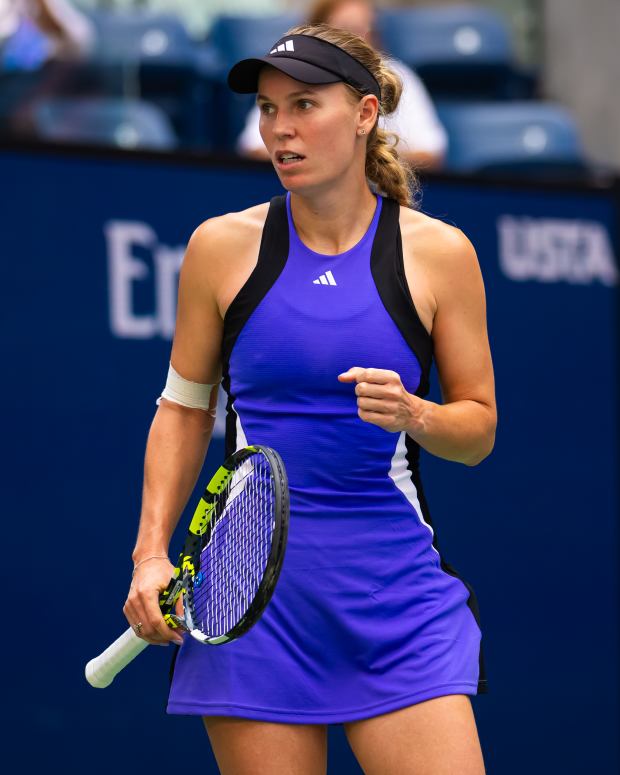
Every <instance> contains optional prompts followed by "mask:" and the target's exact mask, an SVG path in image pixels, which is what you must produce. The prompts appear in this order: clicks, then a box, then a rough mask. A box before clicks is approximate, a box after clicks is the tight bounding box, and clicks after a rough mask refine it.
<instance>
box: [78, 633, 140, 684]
mask: <svg viewBox="0 0 620 775" xmlns="http://www.w3.org/2000/svg"><path fill="white" fill-rule="evenodd" d="M148 645H149V644H148V643H147V642H146V641H145V640H142V638H139V637H138V636H137V635H136V633H135V632H134V631H133V630H132V628H131V627H129V628H128V629H127V630H125V632H124V633H123V634H122V635H121V637H120V638H117V639H116V640H115V641H114V643H111V644H110V645H109V646H108V647H107V649H106V650H105V651H104V652H103V653H101V654H99V656H98V657H95V658H94V659H91V660H90V662H89V663H88V664H87V665H86V669H85V670H84V673H85V675H86V680H87V681H88V683H89V684H90V685H91V686H94V687H95V688H96V689H105V687H106V686H109V685H110V684H111V683H112V681H113V680H114V677H115V676H116V674H117V673H120V671H121V670H122V669H123V668H124V667H125V666H126V665H128V664H129V663H130V662H131V660H132V659H135V658H136V657H137V656H138V654H140V653H141V652H142V651H144V649H145V648H146V647H147V646H148Z"/></svg>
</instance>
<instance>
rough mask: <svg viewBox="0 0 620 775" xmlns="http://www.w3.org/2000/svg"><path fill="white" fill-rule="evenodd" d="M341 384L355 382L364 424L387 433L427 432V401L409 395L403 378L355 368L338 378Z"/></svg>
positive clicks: (380, 370)
mask: <svg viewBox="0 0 620 775" xmlns="http://www.w3.org/2000/svg"><path fill="white" fill-rule="evenodd" d="M338 379H339V380H340V382H356V383H357V384H356V385H355V395H356V396H357V413H358V415H359V416H360V417H361V419H362V420H364V421H365V422H370V423H373V425H378V426H379V427H380V428H383V429H384V430H386V431H390V432H392V433H400V432H401V431H407V432H408V433H409V434H410V435H414V434H415V433H416V431H424V411H425V406H426V404H427V402H426V401H424V399H422V398H419V397H418V396H415V395H413V394H412V393H408V392H407V391H406V390H405V388H404V386H403V383H402V381H401V379H400V375H399V374H397V373H396V372H395V371H390V370H389V369H363V368H362V367H361V366H353V367H352V368H350V369H349V370H348V371H345V372H343V373H342V374H339V375H338Z"/></svg>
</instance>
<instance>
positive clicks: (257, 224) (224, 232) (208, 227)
mask: <svg viewBox="0 0 620 775" xmlns="http://www.w3.org/2000/svg"><path fill="white" fill-rule="evenodd" d="M268 211H269V202H263V203H261V204H259V205H254V206H253V207H249V208H247V209H246V210H239V211H237V212H230V213H225V214H224V215H217V216H214V217H213V218H207V219H206V220H205V221H203V222H202V223H201V224H200V225H199V226H198V227H197V228H196V229H195V230H194V233H193V234H192V236H191V238H190V242H193V243H198V244H199V246H203V247H204V248H207V249H209V251H214V250H216V251H219V250H223V251H226V252H228V251H229V250H230V251H235V250H238V249H239V247H240V246H243V244H244V243H248V242H252V241H253V240H256V238H257V236H258V238H259V239H260V235H261V233H262V230H263V226H264V225H265V220H266V218H267V212H268Z"/></svg>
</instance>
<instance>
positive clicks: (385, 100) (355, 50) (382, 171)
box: [286, 24, 419, 207]
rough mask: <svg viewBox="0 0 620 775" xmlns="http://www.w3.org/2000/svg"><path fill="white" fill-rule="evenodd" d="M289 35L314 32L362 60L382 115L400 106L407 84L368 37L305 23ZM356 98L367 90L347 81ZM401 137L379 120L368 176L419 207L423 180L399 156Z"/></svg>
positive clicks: (368, 155) (368, 159) (382, 189)
mask: <svg viewBox="0 0 620 775" xmlns="http://www.w3.org/2000/svg"><path fill="white" fill-rule="evenodd" d="M286 34H287V35H312V36H314V37H315V38H321V39H322V40H326V41H328V42H329V43H333V44H334V45H335V46H338V47H339V48H341V49H342V50H343V51H346V52H347V54H350V55H351V56H352V57H354V58H355V59H357V60H358V62H360V63H361V64H362V65H364V67H365V68H366V69H367V70H368V71H369V72H370V73H372V75H373V76H374V78H375V79H376V81H377V83H378V84H379V86H380V87H381V102H380V104H379V114H380V115H381V116H388V115H389V114H390V113H393V112H394V111H395V110H396V107H397V106H398V101H399V100H400V95H401V93H402V90H403V85H402V82H401V80H400V78H399V77H398V75H396V73H395V72H394V71H393V70H390V68H389V67H388V65H387V64H386V63H385V61H384V60H383V59H382V57H381V55H380V54H379V52H377V51H376V50H375V49H374V48H373V47H372V46H370V45H369V44H368V43H366V41H365V40H363V39H362V38H360V37H358V36H357V35H354V34H353V33H351V32H347V31H345V30H340V29H336V28H335V27H330V26H328V25H327V24H301V25H299V26H298V27H293V28H292V29H290V30H289V31H288V32H287V33H286ZM344 86H345V87H346V88H347V89H348V90H349V91H350V92H351V94H352V96H353V98H354V99H355V100H356V101H357V100H360V99H361V98H362V97H363V96H364V93H363V92H361V91H359V90H358V89H356V88H355V87H354V86H351V85H350V84H348V83H344ZM398 142H399V137H398V135H397V134H395V133H394V132H386V131H385V130H384V129H382V128H381V127H379V126H378V122H375V125H374V127H373V128H372V129H371V130H370V132H369V133H368V140H367V144H366V177H367V178H368V180H369V181H370V182H371V183H373V184H374V185H375V187H376V188H377V190H378V191H379V192H380V193H383V194H385V195H386V196H388V197H389V198H390V199H395V200H396V201H397V202H398V203H399V204H401V205H404V206H406V207H413V206H415V198H416V195H417V194H418V192H419V183H418V179H417V176H416V175H415V173H414V171H413V169H412V168H411V166H410V165H409V164H408V162H406V161H405V160H404V159H402V158H401V157H400V156H399V155H398V151H397V150H396V145H397V144H398Z"/></svg>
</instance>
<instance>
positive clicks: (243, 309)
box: [222, 194, 289, 364]
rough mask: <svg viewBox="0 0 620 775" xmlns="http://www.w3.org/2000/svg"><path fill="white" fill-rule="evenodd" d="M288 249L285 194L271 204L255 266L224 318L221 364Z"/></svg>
mask: <svg viewBox="0 0 620 775" xmlns="http://www.w3.org/2000/svg"><path fill="white" fill-rule="evenodd" d="M288 249H289V244H288V217H287V214H286V195H285V194H282V195H281V196H274V197H273V199H272V200H271V202H270V205H269V211H268V213H267V218H266V219H265V225H264V227H263V234H262V237H261V242H260V249H259V251H258V261H257V262H256V266H255V267H254V269H253V270H252V274H251V275H250V276H249V277H248V279H247V280H246V282H245V284H244V285H243V287H242V288H241V290H240V291H239V293H238V294H237V295H236V296H235V298H234V299H233V300H232V302H231V304H230V306H229V307H228V309H227V310H226V314H225V315H224V334H223V337H222V363H224V364H228V361H229V359H230V354H231V352H232V349H233V347H234V345H235V342H236V341H237V337H238V336H239V334H240V332H241V329H242V328H243V326H244V325H245V324H246V323H247V321H248V319H249V317H250V315H251V314H252V312H254V310H255V309H256V307H257V306H258V305H259V303H260V302H261V301H262V299H263V298H264V297H265V295H266V294H267V291H268V290H269V289H270V288H271V286H272V285H273V284H274V283H275V281H276V280H277V279H278V277H279V275H280V273H281V272H282V270H283V269H284V266H285V264H286V260H287V258H288Z"/></svg>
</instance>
